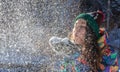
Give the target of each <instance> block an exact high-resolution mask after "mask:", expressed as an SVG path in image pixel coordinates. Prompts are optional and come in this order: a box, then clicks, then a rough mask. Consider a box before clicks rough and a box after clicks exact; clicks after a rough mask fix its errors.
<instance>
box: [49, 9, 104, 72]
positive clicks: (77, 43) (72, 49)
mask: <svg viewBox="0 0 120 72" xmlns="http://www.w3.org/2000/svg"><path fill="white" fill-rule="evenodd" d="M98 18H99V20H100V21H97V20H98ZM103 18H104V15H103V14H101V12H99V11H98V12H93V13H83V14H80V15H78V16H77V17H76V19H75V24H74V28H73V30H72V32H71V34H70V35H69V37H68V38H58V37H52V38H51V39H50V40H49V43H50V45H51V47H52V49H53V50H54V51H55V52H56V53H58V54H59V55H63V56H64V59H63V60H61V61H60V63H59V67H58V69H56V71H58V72H59V71H62V72H97V70H99V69H102V68H103V67H102V66H103V65H101V63H100V60H101V54H100V50H99V47H98V44H97V40H98V39H99V38H100V34H99V25H98V24H99V23H100V22H102V21H103Z"/></svg>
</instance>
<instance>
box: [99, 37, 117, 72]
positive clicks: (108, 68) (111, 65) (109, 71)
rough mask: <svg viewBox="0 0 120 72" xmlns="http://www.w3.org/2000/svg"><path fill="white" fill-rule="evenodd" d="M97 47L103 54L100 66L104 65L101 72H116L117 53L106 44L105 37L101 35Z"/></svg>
mask: <svg viewBox="0 0 120 72" xmlns="http://www.w3.org/2000/svg"><path fill="white" fill-rule="evenodd" d="M98 45H99V46H100V48H101V52H102V54H103V56H102V61H101V64H103V65H104V67H105V68H104V70H101V71H102V72H117V71H118V68H119V66H118V52H117V51H115V49H114V48H113V47H110V46H109V45H108V44H107V37H106V36H105V35H103V36H102V37H101V38H100V39H99V40H98Z"/></svg>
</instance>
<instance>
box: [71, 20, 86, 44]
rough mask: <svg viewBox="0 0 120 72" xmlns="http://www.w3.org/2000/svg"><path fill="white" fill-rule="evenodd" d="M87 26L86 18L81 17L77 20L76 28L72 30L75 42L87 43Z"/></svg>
mask: <svg viewBox="0 0 120 72" xmlns="http://www.w3.org/2000/svg"><path fill="white" fill-rule="evenodd" d="M86 26H87V23H86V21H85V20H84V19H79V20H77V21H76V22H75V24H74V28H73V31H72V37H73V40H74V42H75V44H82V45H84V43H85V40H84V39H85V34H86Z"/></svg>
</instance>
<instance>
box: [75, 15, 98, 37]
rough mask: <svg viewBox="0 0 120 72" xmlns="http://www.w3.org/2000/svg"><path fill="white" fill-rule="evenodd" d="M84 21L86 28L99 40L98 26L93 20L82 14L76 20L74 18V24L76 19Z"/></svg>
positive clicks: (89, 16)
mask: <svg viewBox="0 0 120 72" xmlns="http://www.w3.org/2000/svg"><path fill="white" fill-rule="evenodd" d="M81 18H82V19H85V20H86V21H87V24H88V26H89V27H90V28H91V29H92V30H93V32H94V33H95V35H96V36H97V38H98V39H99V38H100V34H99V26H98V24H97V22H96V21H95V20H94V18H93V17H92V16H91V15H90V14H87V13H82V14H79V15H78V16H77V17H76V18H75V22H76V21H77V20H78V19H81Z"/></svg>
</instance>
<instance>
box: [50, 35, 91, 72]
mask: <svg viewBox="0 0 120 72" xmlns="http://www.w3.org/2000/svg"><path fill="white" fill-rule="evenodd" d="M49 43H50V46H51V47H52V49H53V50H54V51H55V52H56V53H57V54H59V55H62V56H63V57H64V59H63V60H62V61H60V63H59V65H58V66H59V67H58V69H55V71H57V72H89V71H90V67H89V66H88V64H87V62H86V61H85V59H83V58H82V55H81V48H82V46H78V45H75V44H74V43H73V42H71V41H70V40H69V39H68V38H59V37H52V38H51V39H50V40H49Z"/></svg>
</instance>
